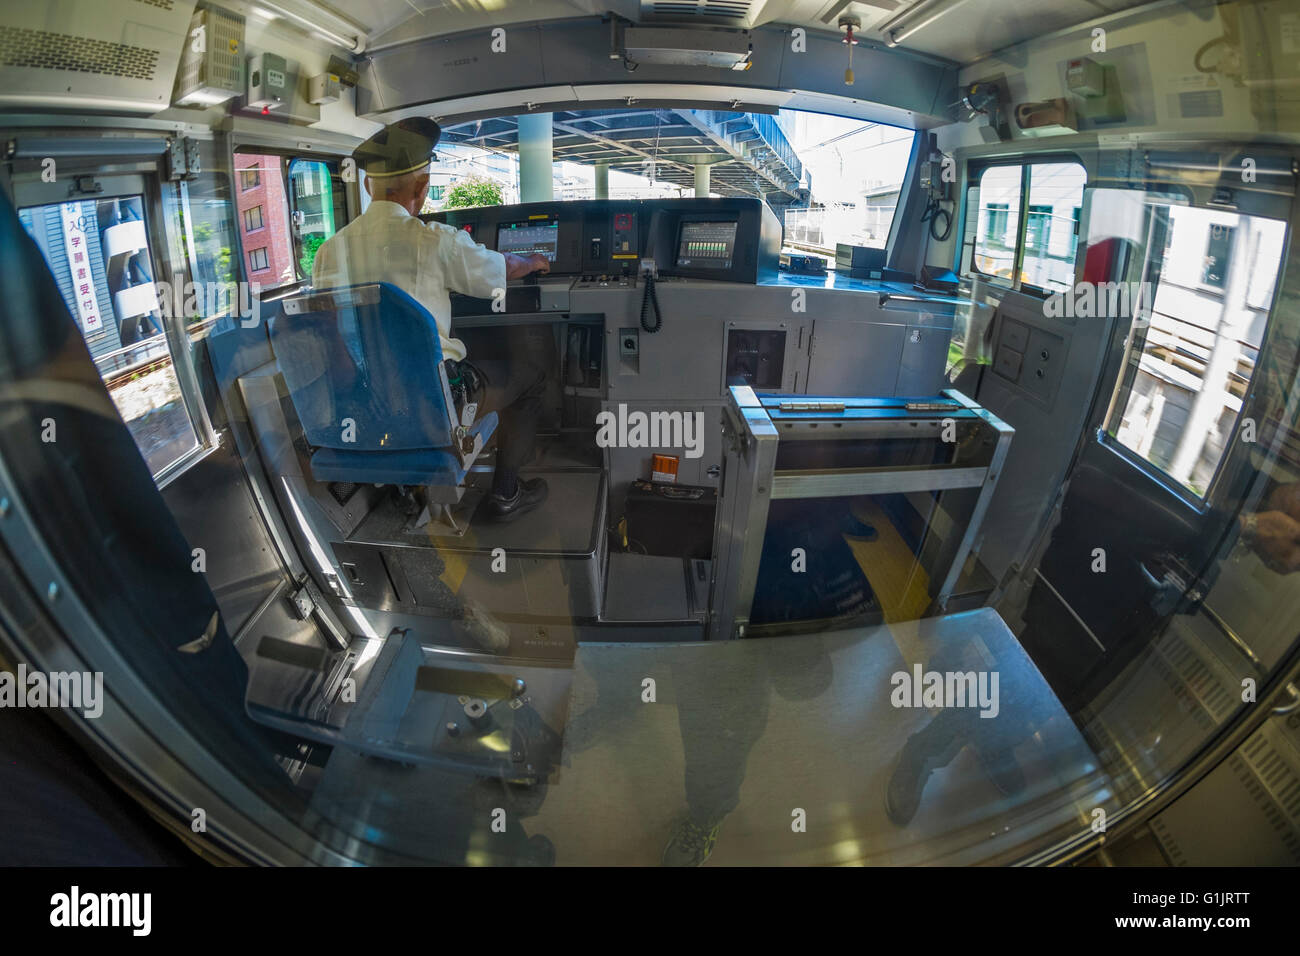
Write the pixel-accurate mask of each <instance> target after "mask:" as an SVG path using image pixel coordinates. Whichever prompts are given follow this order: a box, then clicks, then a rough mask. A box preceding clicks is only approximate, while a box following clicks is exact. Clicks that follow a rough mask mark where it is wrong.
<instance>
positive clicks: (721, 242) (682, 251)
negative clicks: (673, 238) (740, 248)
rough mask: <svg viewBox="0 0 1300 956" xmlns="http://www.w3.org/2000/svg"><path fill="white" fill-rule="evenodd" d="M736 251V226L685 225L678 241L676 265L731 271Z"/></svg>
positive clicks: (725, 224) (694, 223)
mask: <svg viewBox="0 0 1300 956" xmlns="http://www.w3.org/2000/svg"><path fill="white" fill-rule="evenodd" d="M735 250H736V223H735V222H684V223H682V231H681V234H680V236H679V238H678V240H677V265H678V266H679V267H681V268H691V269H730V268H731V262H732V259H733V258H735Z"/></svg>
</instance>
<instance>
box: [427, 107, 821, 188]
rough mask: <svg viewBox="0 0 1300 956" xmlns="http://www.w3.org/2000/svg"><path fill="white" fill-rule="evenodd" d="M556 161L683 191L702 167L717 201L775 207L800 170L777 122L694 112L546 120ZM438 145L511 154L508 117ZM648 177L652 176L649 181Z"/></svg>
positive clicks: (512, 126)
mask: <svg viewBox="0 0 1300 956" xmlns="http://www.w3.org/2000/svg"><path fill="white" fill-rule="evenodd" d="M552 127H553V132H552V136H553V140H552V146H553V155H554V160H555V161H556V162H561V161H564V162H571V163H580V164H582V165H587V166H594V165H596V164H599V163H608V164H609V167H610V168H611V169H617V170H619V171H620V172H625V173H631V174H633V175H638V176H652V178H654V179H655V180H658V181H660V182H670V183H674V184H676V185H679V186H685V187H690V186H692V185H693V184H694V182H695V166H696V165H698V164H700V163H706V164H708V165H709V166H710V167H711V169H710V190H711V191H712V192H714V193H717V194H718V195H721V196H761V197H764V198H767V199H768V200H769V201H771V202H775V203H789V202H793V201H795V200H796V199H798V198H800V193H799V187H800V182H801V180H802V179H803V164H802V163H800V161H799V157H798V156H796V155H795V152H794V148H793V147H792V146H791V145H790V143H789V140H787V138H786V135H785V131H784V130H783V129H782V123H781V122H780V121H779V120H778V119H777V117H776V116H770V115H767V114H764V113H731V112H722V111H718V110H694V109H668V108H664V109H631V108H628V109H609V110H583V111H564V112H557V113H554V114H552ZM442 141H443V142H444V143H460V144H464V145H470V146H480V147H483V148H486V149H494V150H503V151H507V152H513V151H516V150H518V148H519V129H518V125H517V123H516V120H515V117H513V116H502V117H496V118H492V119H482V120H473V121H470V122H466V123H460V124H457V125H455V126H449V127H447V128H446V129H444V130H443V136H442ZM652 173H653V175H652Z"/></svg>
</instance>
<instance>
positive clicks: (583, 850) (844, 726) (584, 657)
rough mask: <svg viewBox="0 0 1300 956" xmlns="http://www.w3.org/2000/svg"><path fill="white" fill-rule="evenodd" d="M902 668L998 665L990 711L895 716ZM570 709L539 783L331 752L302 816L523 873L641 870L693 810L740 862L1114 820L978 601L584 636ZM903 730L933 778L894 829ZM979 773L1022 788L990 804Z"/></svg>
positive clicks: (891, 858)
mask: <svg viewBox="0 0 1300 956" xmlns="http://www.w3.org/2000/svg"><path fill="white" fill-rule="evenodd" d="M915 666H920V667H922V668H924V669H928V670H938V671H946V670H963V671H965V670H971V671H980V672H988V673H997V674H998V676H999V684H998V687H999V694H998V712H997V715H996V716H995V717H990V718H981V717H979V716H978V714H977V713H976V712H975V711H973V710H970V709H964V710H963V709H961V708H946V709H934V708H929V709H927V708H925V707H911V706H894V705H893V703H891V697H892V696H893V695H894V686H895V684H896V682H897V679H898V678H897V675H899V674H910V673H912V671H913V668H914V667H915ZM647 679H650V680H653V681H654V685H655V696H654V700H653V701H652V702H651V701H647V700H646V699H645V690H644V688H645V681H646V680H647ZM568 715H569V716H568V719H567V721H566V723H565V725H564V728H563V735H564V748H563V753H562V756H561V759H560V763H561V770H560V772H559V773H558V774H555V775H553V776H552V777H551V778H550V779H549V780H548V781H547V785H546V786H545V787H544V788H532V789H530V790H528V791H518V790H516V791H513V792H510V793H502V791H501V790H500V788H499V787H497V788H496V789H495V791H494V790H492V789H491V787H490V786H489V784H490V782H488V781H484V782H476V781H475V780H473V778H471V777H467V776H454V775H450V774H448V773H447V772H446V771H445V770H443V769H439V768H436V767H429V766H420V767H415V768H399V767H397V766H396V765H393V764H390V763H388V762H387V761H375V760H369V761H367V760H359V759H357V758H356V757H355V756H354V755H350V754H349V753H347V752H346V749H345V748H339V750H337V751H336V754H335V756H334V757H333V758H331V761H330V765H329V766H328V767H327V769H326V773H325V779H324V780H323V781H322V785H321V787H320V788H319V789H318V793H317V796H316V798H315V799H314V801H313V806H314V809H316V810H317V812H319V813H321V814H322V815H323V816H324V817H325V818H326V819H327V820H332V821H337V822H338V823H339V825H340V826H346V827H348V828H349V829H350V830H351V831H352V832H355V833H358V834H360V833H366V834H368V835H369V839H371V840H373V841H375V842H378V843H380V844H385V843H387V844H391V845H394V846H399V845H400V847H401V849H402V851H403V852H405V853H407V854H410V855H412V856H415V857H418V858H423V859H430V860H438V861H442V862H465V861H470V862H493V863H506V862H523V861H526V860H528V859H530V854H531V853H532V852H533V851H534V850H535V849H536V847H537V845H538V843H539V842H543V841H544V842H547V843H549V844H550V845H551V846H552V847H553V852H554V861H555V863H557V864H559V865H609V864H620V865H627V864H645V865H657V864H658V863H660V861H661V859H662V856H663V853H664V849H665V846H666V845H667V844H668V842H669V841H670V839H672V837H673V835H674V833H675V831H676V828H677V827H678V825H679V824H680V823H681V822H682V821H683V820H685V819H687V818H688V817H693V818H695V819H697V820H700V821H709V822H710V823H716V824H717V825H718V827H719V829H718V839H717V844H716V846H715V848H714V851H713V855H712V857H711V858H710V860H709V863H710V865H713V864H717V865H744V866H748V865H770V864H795V865H814V864H826V863H830V864H843V863H871V864H917V863H947V864H953V863H994V862H1012V861H1014V860H1016V859H1018V858H1020V857H1022V856H1024V855H1026V854H1027V853H1028V852H1029V851H1030V850H1031V849H1033V848H1036V847H1039V846H1041V845H1043V844H1044V843H1047V842H1051V841H1055V840H1058V839H1064V838H1066V837H1068V836H1070V835H1073V834H1078V833H1081V832H1086V831H1087V830H1088V828H1089V823H1090V820H1091V813H1092V810H1093V809H1095V808H1097V807H1106V808H1107V809H1108V811H1109V809H1111V808H1112V798H1111V792H1110V788H1109V785H1108V781H1107V779H1106V777H1105V775H1104V774H1103V773H1102V772H1101V771H1100V769H1099V766H1098V762H1097V760H1096V757H1095V756H1094V755H1093V754H1092V752H1091V751H1090V750H1089V749H1088V747H1087V745H1086V744H1085V742H1084V740H1083V738H1082V737H1081V736H1080V735H1079V732H1078V731H1077V730H1076V729H1075V727H1074V725H1073V723H1072V722H1071V721H1070V719H1069V717H1068V715H1067V714H1066V713H1065V711H1064V710H1063V709H1062V708H1061V706H1060V705H1059V703H1057V701H1056V699H1055V697H1053V695H1052V693H1051V690H1050V689H1049V688H1048V686H1047V684H1046V683H1045V682H1044V681H1043V679H1042V677H1041V675H1040V674H1039V673H1038V671H1037V670H1036V669H1035V668H1034V666H1033V664H1032V663H1031V662H1030V660H1029V658H1028V657H1027V656H1026V655H1025V654H1024V652H1023V650H1021V648H1020V647H1019V645H1018V644H1017V643H1016V641H1015V639H1014V637H1013V636H1012V635H1011V633H1010V631H1008V630H1007V628H1006V626H1005V625H1004V624H1003V623H1002V621H1001V620H1000V619H999V618H998V617H997V615H996V614H995V613H994V612H992V611H990V610H981V611H975V612H969V613H965V614H957V615H951V616H948V617H940V618H932V619H928V620H925V621H917V622H909V623H907V624H902V625H895V626H892V627H878V628H871V629H857V630H846V631H838V632H832V633H825V634H819V635H808V636H802V637H788V638H768V639H763V640H751V641H724V642H707V643H703V644H636V645H630V644H584V645H582V646H581V647H580V648H579V650H578V655H577V657H576V659H575V661H574V664H573V671H572V690H571V694H570V698H569V704H568ZM936 722H937V723H936ZM948 727H951V732H948V730H947V728H948ZM917 735H920V736H919V737H918V743H917V744H914V745H913V746H914V747H915V748H917V752H918V753H920V752H927V753H928V752H930V751H931V750H933V751H934V753H932V754H931V757H932V762H933V763H939V762H944V765H943V766H941V767H940V766H935V767H934V768H933V772H932V773H931V774H930V776H929V778H928V779H927V780H926V782H925V785H924V787H923V788H922V789H921V796H920V803H919V809H918V810H917V812H916V815H915V816H914V817H913V818H912V820H911V821H910V822H908V823H906V824H902V825H900V824H897V823H895V822H893V821H891V819H890V818H889V817H888V816H887V814H886V811H885V802H884V795H885V790H886V788H887V787H888V786H889V784H890V780H891V778H892V777H893V776H894V774H895V765H896V763H897V761H898V756H899V751H900V747H902V746H903V745H904V743H905V742H906V741H908V740H909V739H911V738H913V737H914V736H917ZM954 741H955V743H954ZM939 749H946V750H947V751H948V753H947V754H946V756H947V760H946V762H945V761H944V758H943V757H940V756H938V754H937V750H939ZM994 766H1001V767H1002V768H1003V771H1004V774H1005V775H1006V776H1013V777H1014V776H1017V775H1018V776H1019V779H1020V783H1019V785H1018V787H1016V788H1013V792H1012V793H1010V794H1009V795H1004V794H1002V793H1001V792H1000V791H999V790H998V789H997V787H996V786H995V784H994V783H993V780H992V777H991V776H990V771H989V769H988V768H989V767H994ZM492 793H495V794H496V796H495V797H492V796H491V794H492ZM503 801H505V802H503ZM434 805H436V806H437V808H438V810H437V812H436V813H430V812H429V808H430V807H431V806H434ZM493 807H507V808H508V809H507V816H508V817H509V818H510V819H511V821H512V822H511V824H510V833H509V834H508V835H507V834H502V835H493V834H492V832H491V823H492V816H491V812H490V811H491V808H493ZM796 815H798V816H801V817H802V818H803V819H804V820H805V821H806V830H805V831H804V832H799V831H798V830H797V829H796V828H794V827H792V822H793V821H794V820H795V819H796ZM516 828H517V829H516Z"/></svg>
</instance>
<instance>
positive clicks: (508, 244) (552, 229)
mask: <svg viewBox="0 0 1300 956" xmlns="http://www.w3.org/2000/svg"><path fill="white" fill-rule="evenodd" d="M559 248H560V220H558V219H549V218H548V219H529V220H525V221H524V222H503V223H501V225H499V226H497V252H512V253H514V254H515V255H517V256H531V255H532V254H533V253H535V252H540V253H541V254H542V255H544V256H546V260H547V261H548V262H554V261H555V256H556V253H557V252H558V250H559Z"/></svg>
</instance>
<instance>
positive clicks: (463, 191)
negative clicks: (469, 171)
mask: <svg viewBox="0 0 1300 956" xmlns="http://www.w3.org/2000/svg"><path fill="white" fill-rule="evenodd" d="M503 201H504V200H503V197H502V195H501V186H500V184H498V183H494V182H493V181H492V180H490V179H483V178H482V177H480V176H471V177H469V178H468V179H462V180H460V181H459V182H457V183H456V184H455V185H454V186H452V187H451V188H450V189H449V190H447V201H446V202H445V203H443V206H444V207H445V208H447V209H464V208H465V207H466V206H500V205H501V204H502V202H503Z"/></svg>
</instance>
